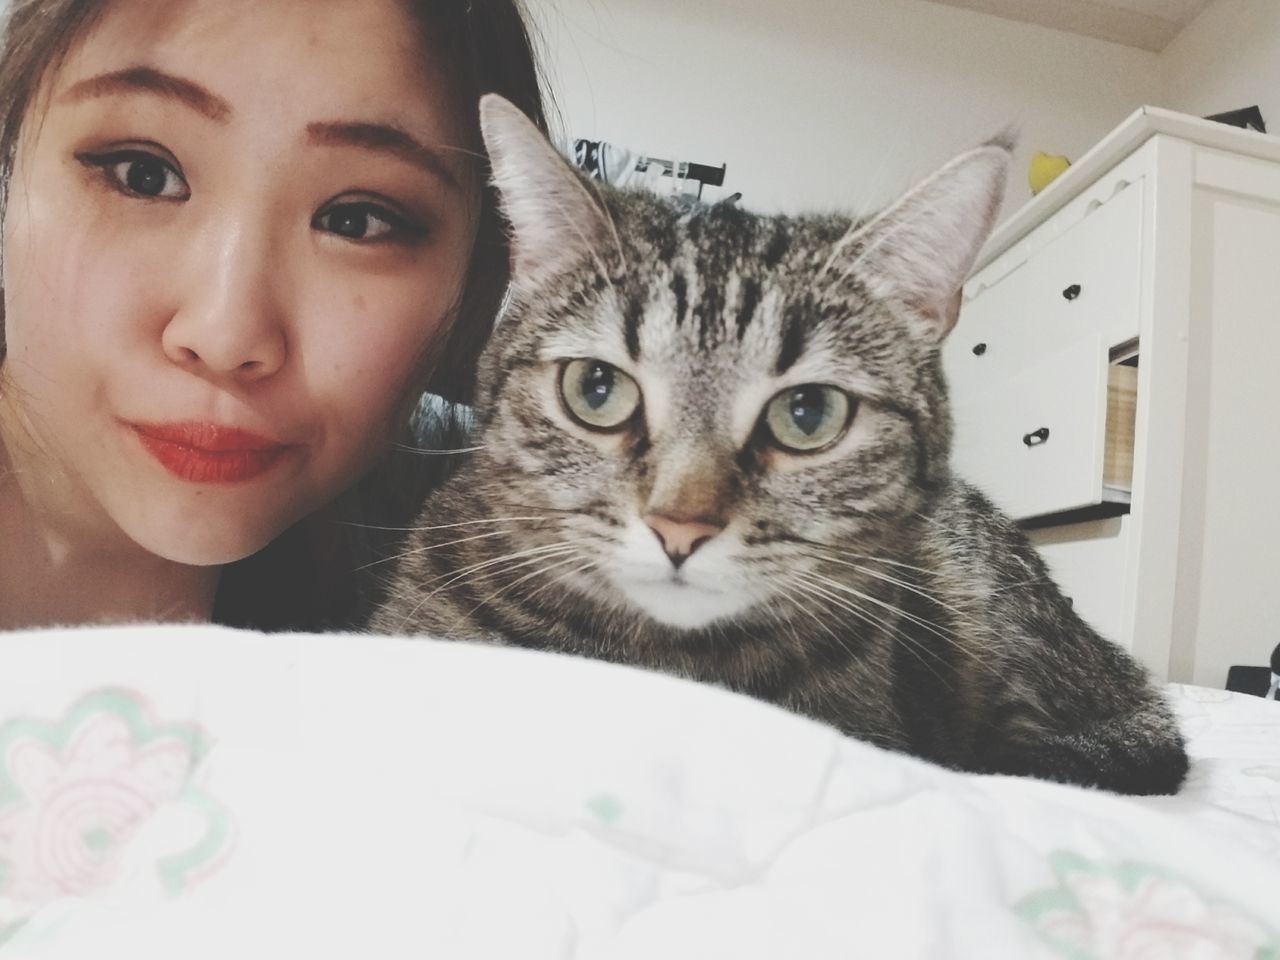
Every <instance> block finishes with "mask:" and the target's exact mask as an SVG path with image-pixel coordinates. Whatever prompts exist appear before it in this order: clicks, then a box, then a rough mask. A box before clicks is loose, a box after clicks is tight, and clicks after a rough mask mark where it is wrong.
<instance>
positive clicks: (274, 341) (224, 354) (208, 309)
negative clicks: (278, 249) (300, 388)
mask: <svg viewBox="0 0 1280 960" xmlns="http://www.w3.org/2000/svg"><path fill="white" fill-rule="evenodd" d="M212 233H213V234H214V235H215V236H216V239H215V238H214V237H211V240H212V241H213V242H212V243H211V244H210V245H209V246H204V247H203V248H202V249H201V250H199V251H198V253H199V255H198V256H196V257H193V258H192V259H193V260H196V261H198V262H196V263H192V264H191V269H192V273H191V277H190V281H189V282H188V283H187V284H185V285H184V287H183V291H182V295H181V299H180V301H179V302H178V303H177V305H176V306H177V309H176V310H175V311H174V313H173V316H172V317H171V318H170V320H169V322H168V323H167V324H166V325H165V329H164V332H163V334H162V335H161V342H162V346H163V348H164V353H165V356H167V357H168V358H169V360H170V361H171V362H173V363H175V364H177V365H179V366H181V367H184V368H186V369H189V370H191V371H192V372H193V373H197V374H200V375H203V376H208V377H211V378H215V379H223V380H233V381H236V382H239V383H246V384H247V383H254V382H257V381H260V380H264V379H266V378H267V377H270V376H272V375H273V374H275V373H276V372H278V371H279V370H280V368H281V367H283V366H284V363H285V358H286V356H287V354H288V342H287V338H286V330H285V322H284V320H285V318H284V315H283V311H282V308H281V305H280V303H279V301H278V298H277V286H276V284H275V283H274V282H273V280H275V279H278V277H275V276H274V271H273V270H272V266H271V252H270V246H271V245H270V243H269V242H268V241H267V238H265V237H263V238H262V239H261V240H257V239H255V238H254V237H253V236H251V235H250V232H249V231H248V230H247V229H245V228H243V227H236V228H224V229H222V230H218V231H212ZM202 267H203V269H202Z"/></svg>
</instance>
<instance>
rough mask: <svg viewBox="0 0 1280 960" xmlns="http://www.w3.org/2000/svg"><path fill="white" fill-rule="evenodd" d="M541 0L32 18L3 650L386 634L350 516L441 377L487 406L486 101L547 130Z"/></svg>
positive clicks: (502, 264)
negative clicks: (250, 631) (495, 96)
mask: <svg viewBox="0 0 1280 960" xmlns="http://www.w3.org/2000/svg"><path fill="white" fill-rule="evenodd" d="M516 2H517V0H453V2H439V0H326V2H325V3H323V4H316V3H314V2H311V0H147V2H142V0H103V2H88V0H26V2H22V0H18V2H17V3H16V5H15V8H14V11H13V13H12V14H11V19H10V22H9V25H8V28H7V37H6V42H5V53H4V59H3V62H0V124H2V128H0V160H2V162H3V167H2V168H0V176H2V177H3V184H4V200H5V203H4V210H3V214H4V221H3V226H4V234H3V267H4V277H3V279H4V310H5V312H4V320H3V328H2V330H3V340H0V628H16V627H24V626H35V625H42V624H49V623H55V622H58V623H91V622H102V621H106V620H134V619H146V620H157V619H162V620H163V619H173V620H192V619H208V618H210V617H211V616H213V615H214V611H215V600H216V601H217V608H218V613H219V618H220V619H223V620H226V621H231V622H241V623H248V624H251V625H258V626H303V627H305V626H318V625H345V624H348V623H350V622H352V621H353V620H354V619H355V618H356V617H357V616H358V606H359V597H358V596H353V595H352V593H351V582H352V581H351V579H350V577H349V576H348V575H349V574H350V572H351V570H352V569H353V567H354V566H355V562H354V561H355V559H356V558H355V557H354V556H353V554H352V552H351V550H350V548H349V542H348V541H347V540H344V538H343V536H342V535H341V534H342V531H344V530H350V529H352V528H351V527H350V525H347V524H343V523H340V522H338V521H340V519H341V512H342V511H341V510H339V509H338V508H335V507H334V506H333V504H334V502H335V500H336V499H337V498H339V496H340V495H341V494H343V492H344V491H348V490H350V489H351V488H352V486H353V484H355V483H356V482H357V481H358V480H359V479H360V478H361V477H362V476H363V475H365V474H367V473H368V472H369V470H370V468H371V467H372V466H373V465H374V464H375V463H377V462H378V461H379V460H380V459H381V458H382V457H383V455H384V454H385V452H386V451H387V449H388V448H389V446H390V445H392V444H393V443H394V442H395V441H396V439H397V438H401V439H403V438H404V436H406V434H405V428H406V425H407V423H408V419H409V413H410V411H412V410H413V409H414V406H415V404H416V400H417V398H418V396H419V395H420V394H421V392H422V388H423V387H424V385H426V384H427V383H428V380H427V378H428V375H429V374H430V373H431V371H439V375H438V376H437V377H435V379H434V381H432V382H431V384H430V385H431V386H432V388H433V389H434V390H436V391H437V392H441V393H445V394H447V395H449V396H451V397H453V398H455V399H465V398H466V391H467V386H468V383H469V376H468V373H469V370H470V367H471V365H472V360H473V358H474V356H475V354H476V352H477V351H478V349H479V346H480V344H481V342H482V340H483V338H484V335H485V334H486V332H487V329H488V325H489V323H490V319H491V317H492V315H493V313H494V311H495V309H496V306H497V303H498V299H499V297H500V296H501V291H502V288H503V286H504V282H505V270H506V253H505V248H504V246H503V243H502V238H501V233H500V229H499V226H498V221H497V219H496V215H495V211H494V202H493V198H492V196H491V195H490V193H489V191H488V190H487V189H486V187H485V185H484V184H485V176H486V173H487V170H486V166H485V164H484V162H483V160H482V155H481V154H480V153H479V152H478V151H479V150H480V138H479V132H478V127H477V109H476V105H477V102H478V99H479V96H480V95H481V94H482V93H484V92H486V91H489V90H494V91H497V92H499V93H502V94H504V95H505V96H506V97H508V98H509V99H511V100H513V101H514V102H516V103H518V104H520V105H521V106H522V107H523V109H525V111H526V112H527V113H528V114H529V115H530V116H531V117H533V118H534V119H535V121H537V122H538V123H539V124H542V125H544V126H545V121H544V119H543V113H542V108H541V99H540V94H539V85H538V79H537V71H536V68H535V64H534V60H533V56H532V54H531V52H530V49H529V43H528V39H527V34H526V31H525V28H524V25H523V22H522V19H521V16H520V12H519V10H518V8H517V7H516V6H515V4H516ZM351 501H352V498H351V497H350V496H348V497H346V498H345V499H344V502H351ZM291 526H293V527H294V529H292V530H290V531H289V533H288V534H287V535H286V536H285V537H283V538H282V537H281V534H282V532H284V531H286V530H288V529H289V528H290V527H291ZM273 541H274V542H273ZM268 545H270V546H268ZM264 548H266V549H264ZM254 554H257V556H256V557H254V559H252V560H250V561H248V562H247V568H246V569H241V570H240V571H239V574H238V575H237V573H236V571H234V570H233V571H232V572H230V573H228V574H227V575H226V576H223V571H224V568H225V567H226V565H228V564H234V563H236V562H237V561H240V560H242V559H243V558H246V557H251V556H252V555H254ZM321 601H324V602H321Z"/></svg>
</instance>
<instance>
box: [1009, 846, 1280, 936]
mask: <svg viewBox="0 0 1280 960" xmlns="http://www.w3.org/2000/svg"><path fill="white" fill-rule="evenodd" d="M1050 864H1051V866H1052V868H1053V872H1054V873H1055V874H1056V875H1057V878H1058V885H1057V886H1056V887H1053V888H1051V889H1048V890H1042V891H1039V892H1037V893H1034V894H1031V895H1030V896H1027V897H1024V898H1023V899H1022V900H1021V901H1020V902H1019V903H1018V904H1017V906H1016V908H1015V909H1016V910H1017V912H1018V913H1019V914H1020V915H1021V916H1022V918H1023V919H1024V920H1026V921H1027V922H1028V923H1029V924H1030V925H1031V926H1032V928H1033V929H1034V930H1035V932H1036V934H1037V935H1038V936H1039V937H1040V939H1041V940H1042V941H1043V942H1044V943H1045V944H1046V945H1047V946H1048V947H1049V948H1050V949H1051V950H1052V951H1053V952H1054V953H1056V954H1057V955H1058V956H1061V957H1067V958H1069V960H1102V958H1106V960H1148V958H1159V960H1178V958H1186V960H1191V958H1196V960H1201V958H1203V960H1237V958H1238V960H1280V939H1278V938H1277V936H1276V933H1275V931H1274V930H1272V929H1271V928H1269V927H1268V926H1266V924H1264V923H1263V922H1262V921H1260V920H1258V918H1257V917H1255V916H1253V915H1252V914H1250V913H1248V912H1247V911H1245V910H1243V909H1242V908H1240V907H1238V906H1235V905H1234V904H1231V903H1227V902H1225V901H1221V900H1214V899H1212V898H1210V897H1207V896H1205V895H1204V894H1203V893H1202V892H1200V891H1199V890H1198V889H1197V888H1196V887H1195V886H1194V885H1193V884H1192V883H1190V882H1189V881H1188V880H1186V879H1184V878H1182V877H1178V876H1175V875H1173V874H1171V873H1169V872H1167V871H1165V870H1163V869H1162V868H1160V867H1157V866H1154V865H1152V864H1145V863H1136V862H1124V863H1107V862H1103V861H1090V860H1087V859H1085V858H1084V857H1081V856H1078V855H1076V854H1074V853H1069V852H1066V851H1058V852H1056V853H1054V854H1053V855H1052V857H1051V858H1050Z"/></svg>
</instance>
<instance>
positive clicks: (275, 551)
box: [0, 0, 548, 629]
mask: <svg viewBox="0 0 1280 960" xmlns="http://www.w3.org/2000/svg"><path fill="white" fill-rule="evenodd" d="M400 2H401V3H403V4H404V7H405V9H406V10H407V11H408V12H409V13H410V15H411V16H412V18H413V20H414V22H415V24H416V25H417V28H418V33H419V36H418V39H419V46H420V48H421V49H422V51H423V55H424V56H428V55H429V56H431V57H433V58H436V59H438V60H439V61H440V62H442V63H443V64H444V66H445V68H446V71H447V75H448V76H450V77H451V78H452V80H453V99H454V104H453V106H454V108H455V109H456V110H457V111H458V116H460V117H463V118H465V120H466V132H467V136H468V138H469V141H470V142H469V143H468V144H465V145H464V146H465V147H467V148H469V149H473V150H475V151H476V152H477V154H479V155H480V156H483V142H482V140H481V137H480V134H479V111H478V105H479V101H480V97H481V96H482V95H483V94H485V93H490V92H492V93H499V94H501V95H502V96H504V97H506V98H507V99H508V100H510V101H511V102H512V103H514V104H516V106H518V107H519V108H520V109H521V110H522V111H523V112H524V113H525V114H527V115H528V116H529V117H530V119H532V120H533V121H534V123H535V124H537V125H538V127H539V128H541V129H542V130H543V131H544V132H546V131H547V129H548V120H547V106H546V104H547V100H546V98H545V84H544V81H543V77H542V72H541V69H540V66H539V58H538V56H537V54H536V52H535V50H534V45H533V42H532V39H531V35H530V27H529V21H528V19H527V16H526V14H525V11H524V8H523V5H522V2H521V0H400ZM107 3H108V0H12V5H11V8H10V11H9V14H8V16H7V19H6V20H5V23H4V27H3V35H2V36H0V220H2V218H3V216H4V212H5V208H6V205H7V201H8V193H9V182H10V178H11V177H12V175H13V170H14V161H15V157H16V153H17V147H18V141H19V137H20V135H21V133H22V130H23V128H24V125H25V124H27V123H29V122H31V121H32V120H33V119H34V120H36V121H37V122H38V120H39V109H38V104H37V103H36V97H37V95H38V93H39V91H40V90H41V86H42V84H43V83H44V81H45V79H46V78H47V77H48V76H49V75H50V74H51V72H52V71H53V70H56V69H57V68H58V66H59V65H60V64H61V62H62V60H63V59H64V58H65V56H66V55H67V53H68V51H70V50H71V48H72V47H73V45H74V44H75V43H76V42H77V41H78V40H79V39H80V38H82V37H83V36H84V35H85V34H86V33H87V32H88V31H89V30H90V29H92V27H93V25H94V23H95V22H96V20H97V18H98V17H99V16H100V15H101V14H102V12H103V11H104V10H105V9H106V7H107ZM482 174H483V176H482V179H481V182H482V183H483V184H485V185H484V186H483V187H482V188H481V191H482V192H481V196H480V203H479V210H478V219H477V232H476V240H475V248H474V251H473V256H472V259H471V263H470V266H469V269H468V272H467V277H466V281H465V283H464V285H463V292H462V294H461V296H460V299H459V302H458V304H457V306H456V308H455V309H454V310H453V311H452V312H451V314H450V318H449V320H450V324H449V327H448V329H447V330H445V331H444V332H443V334H441V335H440V337H439V338H438V339H437V340H436V341H435V343H434V344H433V345H432V347H431V349H430V350H429V352H428V353H427V355H426V356H425V357H424V368H423V378H424V379H423V383H422V386H423V387H425V388H426V389H427V390H429V391H430V392H431V393H433V394H437V395H439V396H442V397H445V398H447V399H448V400H449V401H451V402H454V403H461V404H465V403H467V402H468V401H469V400H470V398H471V392H472V389H473V377H474V371H475V367H476V360H477V358H478V356H479V353H480V350H481V349H482V348H483V346H484V344H485V341H486V340H487V339H488V335H489V332H490V331H491V329H492V326H493V321H494V317H495V316H496V314H497V311H498V308H499V305H500V303H501V299H502V296H503V293H504V291H505V290H506V286H507V281H508V249H507V242H506V236H505V231H504V227H503V223H502V220H501V218H500V216H499V213H498V200H497V195H496V194H495V193H494V191H493V189H492V188H491V187H490V186H488V165H487V161H486V162H485V163H484V164H483V169H482ZM2 278H3V262H0V280H2ZM4 356H5V340H4V316H3V310H2V308H0V373H2V368H3V363H4ZM414 400H416V397H415V398H409V404H410V406H412V405H413V402H414ZM406 419H407V418H406ZM446 433H447V434H448V436H449V437H452V438H454V439H452V440H447V441H446V442H456V438H457V436H459V431H457V430H453V429H450V430H447V431H446ZM411 437H412V433H411V432H410V425H409V424H406V439H410V438H411ZM421 463H422V460H421V458H419V459H418V461H416V462H407V461H405V459H404V458H403V457H401V458H399V459H398V460H397V458H396V457H395V456H394V455H393V456H391V457H389V458H388V461H387V462H384V463H383V464H382V465H381V466H380V467H379V469H377V470H375V471H374V472H373V473H372V474H371V475H370V477H368V478H366V480H365V481H364V482H363V483H362V484H361V485H360V487H359V488H358V489H357V490H356V491H352V492H349V493H348V494H346V495H345V496H344V497H343V498H342V499H341V500H340V501H339V503H338V504H337V505H336V506H335V507H334V508H331V509H329V510H327V511H322V513H323V516H317V517H312V518H308V519H307V520H304V521H302V522H301V523H299V524H297V525H296V526H295V527H293V528H292V529H291V530H288V531H286V532H285V533H284V534H282V535H281V536H280V537H279V538H278V539H277V540H276V541H274V542H273V543H272V544H270V545H268V547H266V548H265V549H264V550H262V551H260V552H259V553H257V554H255V555H254V556H252V557H249V558H247V559H246V560H242V561H240V562H239V563H236V564H232V565H230V567H228V568H227V569H226V571H224V574H223V579H222V584H221V586H220V589H219V597H218V606H217V609H216V610H215V619H219V620H222V621H223V622H230V623H235V624H239V625H246V626H255V627H260V628H264V629H270V628H286V627H289V628H295V629H297V628H322V627H344V626H352V625H354V624H355V623H357V622H359V620H360V619H361V615H362V611H363V608H364V607H366V606H367V605H368V603H369V602H370V598H371V597H372V595H373V592H374V589H373V584H374V581H373V579H372V578H360V577H356V576H355V575H354V572H353V571H354V570H355V568H356V567H358V566H360V565H361V563H362V562H367V560H368V558H369V557H370V556H373V555H376V554H378V553H381V552H385V549H386V545H385V544H382V545H380V544H378V543H373V542H371V540H373V539H376V538H371V536H370V535H369V534H368V533H367V531H368V529H369V528H370V527H371V526H375V525H389V524H391V523H394V522H403V521H404V519H405V518H406V512H407V511H409V510H411V509H412V504H413V503H414V502H415V501H416V500H417V499H419V498H420V497H421V495H422V494H423V493H424V492H425V490H426V489H427V488H429V487H430V486H431V484H432V483H433V481H434V477H433V471H431V470H427V469H420V468H419V466H420V465H421ZM362 531H366V532H362Z"/></svg>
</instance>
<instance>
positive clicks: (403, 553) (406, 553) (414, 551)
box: [356, 530, 511, 570]
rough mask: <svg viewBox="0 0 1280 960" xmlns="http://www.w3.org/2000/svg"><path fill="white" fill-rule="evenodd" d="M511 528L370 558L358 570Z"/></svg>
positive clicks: (501, 535) (507, 531)
mask: <svg viewBox="0 0 1280 960" xmlns="http://www.w3.org/2000/svg"><path fill="white" fill-rule="evenodd" d="M510 532H511V531H509V530H491V531H489V532H488V533H477V534H475V535H474V536H470V537H461V538H459V539H457V540H446V541H444V542H443V543H429V544H427V545H426V546H422V547H414V548H413V549H411V550H403V551H401V552H400V553H397V554H393V555H392V556H389V557H383V558H381V559H380V560H370V561H369V562H368V563H366V564H362V565H361V566H358V567H356V569H357V570H368V569H370V568H372V567H377V566H381V565H382V564H384V563H393V562H395V561H397V560H404V559H406V558H408V557H418V556H421V555H422V554H424V553H430V552H431V551H433V550H440V549H443V548H444V547H456V546H457V545H458V544H460V543H471V542H472V541H475V540H488V539H490V538H491V537H505V536H507V535H509V534H510Z"/></svg>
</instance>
